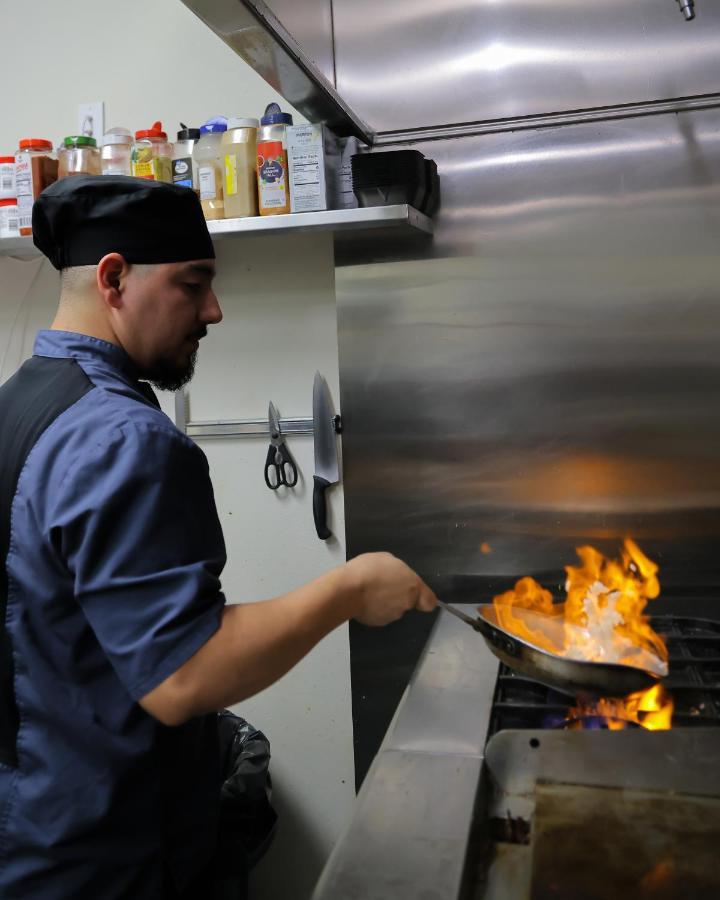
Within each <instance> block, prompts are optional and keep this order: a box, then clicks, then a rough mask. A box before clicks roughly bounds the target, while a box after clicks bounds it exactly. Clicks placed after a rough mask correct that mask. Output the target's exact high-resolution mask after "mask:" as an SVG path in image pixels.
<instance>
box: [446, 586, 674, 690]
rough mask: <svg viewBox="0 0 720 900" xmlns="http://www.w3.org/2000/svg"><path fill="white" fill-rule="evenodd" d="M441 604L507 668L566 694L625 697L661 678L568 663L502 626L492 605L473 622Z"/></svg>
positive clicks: (642, 671) (637, 670)
mask: <svg viewBox="0 0 720 900" xmlns="http://www.w3.org/2000/svg"><path fill="white" fill-rule="evenodd" d="M438 603H439V604H440V606H441V607H442V608H443V609H445V610H447V611H448V612H449V613H452V615H454V616H457V617H458V619H462V621H463V622H466V623H467V624H468V625H470V627H471V628H474V629H475V631H479V632H480V634H481V635H482V636H483V637H484V638H485V643H486V644H487V645H488V647H489V648H490V649H491V650H492V652H493V653H494V654H495V656H497V657H498V659H500V660H501V661H502V662H504V663H505V665H506V666H509V667H510V668H511V669H513V670H514V671H516V672H520V673H521V674H523V675H527V676H528V677H529V678H534V679H536V680H537V681H541V682H542V683H543V684H547V685H549V686H550V687H554V688H557V689H558V690H561V691H564V692H565V693H568V694H573V695H575V696H578V695H582V694H593V695H597V696H602V697H625V696H626V695H627V694H632V693H633V692H634V691H642V690H645V689H646V688H649V687H652V685H654V684H657V682H658V680H659V678H660V675H659V674H658V673H655V672H651V671H648V670H646V669H641V668H638V667H636V666H628V665H623V664H621V663H601V662H589V661H587V660H581V659H568V658H567V657H564V656H560V655H558V654H556V653H550V652H549V651H547V650H541V649H540V648H539V647H535V646H534V645H533V644H530V643H528V642H527V641H525V640H523V639H522V638H519V637H517V635H514V634H511V633H510V632H509V631H506V630H505V629H504V628H503V627H502V626H500V625H499V624H498V620H497V615H496V614H495V609H494V607H493V606H492V604H489V603H488V604H483V605H481V606H479V607H478V608H477V609H478V612H479V613H480V615H479V616H477V617H475V618H473V617H472V616H469V615H467V614H466V613H464V612H462V610H459V609H457V607H454V606H450V605H449V604H447V603H443V602H442V600H439V601H438Z"/></svg>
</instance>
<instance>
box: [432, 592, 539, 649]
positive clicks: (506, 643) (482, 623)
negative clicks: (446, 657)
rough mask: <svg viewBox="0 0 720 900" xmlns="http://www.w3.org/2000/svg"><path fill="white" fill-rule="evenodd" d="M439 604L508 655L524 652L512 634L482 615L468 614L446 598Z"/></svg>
mask: <svg viewBox="0 0 720 900" xmlns="http://www.w3.org/2000/svg"><path fill="white" fill-rule="evenodd" d="M438 606H441V607H442V608H443V609H444V610H445V611H446V612H449V613H452V615H453V616H456V617H457V618H458V619H460V620H461V621H463V622H465V624H466V625H469V626H470V627H471V628H473V629H474V630H475V631H479V632H480V634H481V635H482V636H483V637H484V638H485V640H486V641H487V642H488V643H489V644H492V646H493V647H496V648H497V649H498V650H501V651H502V652H503V653H506V654H507V655H508V656H520V653H521V652H522V650H521V646H520V644H519V643H518V642H517V641H516V640H515V639H514V638H513V637H512V635H509V634H508V633H507V632H506V631H503V630H501V629H499V628H495V626H494V625H491V624H490V623H489V622H487V621H486V620H485V619H483V618H482V616H476V617H475V618H473V617H472V616H469V615H467V613H464V612H462V611H461V610H459V609H458V608H457V607H456V606H450V604H449V603H445V601H444V600H438Z"/></svg>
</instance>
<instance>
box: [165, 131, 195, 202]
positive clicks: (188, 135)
mask: <svg viewBox="0 0 720 900" xmlns="http://www.w3.org/2000/svg"><path fill="white" fill-rule="evenodd" d="M180 126H181V127H180V131H178V133H177V141H175V143H174V144H173V156H172V178H173V184H179V185H180V186H181V187H189V188H195V190H198V176H197V165H196V163H195V162H194V161H193V158H192V157H193V150H194V148H195V144H196V143H197V142H198V140H199V139H200V129H199V128H188V127H187V125H184V124H183V123H182V122H181V123H180Z"/></svg>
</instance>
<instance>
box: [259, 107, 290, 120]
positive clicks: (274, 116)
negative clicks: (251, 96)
mask: <svg viewBox="0 0 720 900" xmlns="http://www.w3.org/2000/svg"><path fill="white" fill-rule="evenodd" d="M292 123H293V120H292V116H291V115H290V113H284V112H282V110H281V109H280V107H279V106H278V104H277V103H268V105H267V106H266V107H265V115H264V116H263V117H262V119H260V124H261V125H292Z"/></svg>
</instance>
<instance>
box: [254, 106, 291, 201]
mask: <svg viewBox="0 0 720 900" xmlns="http://www.w3.org/2000/svg"><path fill="white" fill-rule="evenodd" d="M292 123H293V120H292V116H291V115H290V113H284V112H282V111H281V110H280V107H279V106H278V105H277V103H269V104H268V106H267V107H266V109H265V115H264V116H263V117H262V119H260V131H259V132H258V144H257V180H258V206H259V209H260V215H261V216H277V215H283V214H284V213H289V212H290V185H289V182H288V159H287V126H288V125H292Z"/></svg>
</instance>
